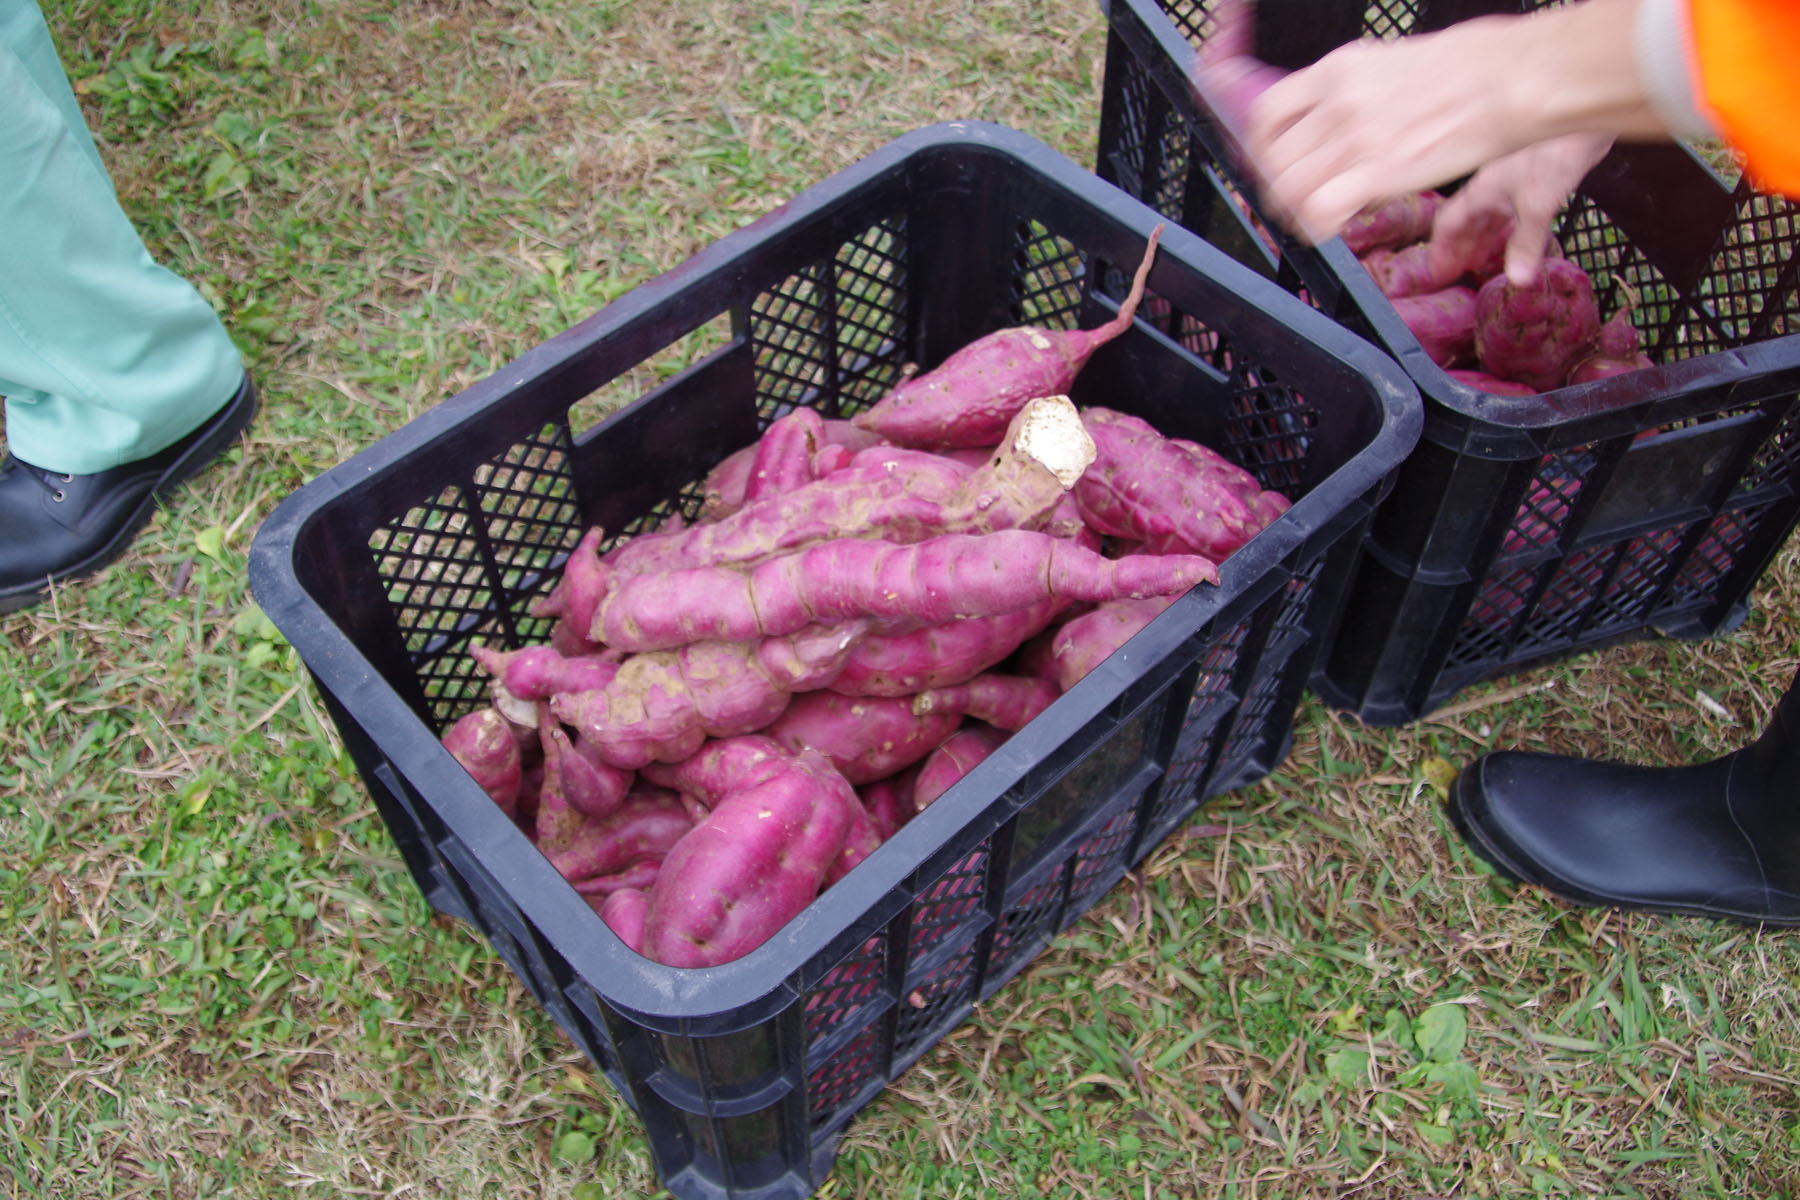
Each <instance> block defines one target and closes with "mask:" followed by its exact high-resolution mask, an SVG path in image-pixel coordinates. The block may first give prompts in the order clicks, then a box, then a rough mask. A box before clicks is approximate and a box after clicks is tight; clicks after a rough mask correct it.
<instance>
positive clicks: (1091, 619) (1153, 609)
mask: <svg viewBox="0 0 1800 1200" xmlns="http://www.w3.org/2000/svg"><path fill="white" fill-rule="evenodd" d="M1174 602H1175V598H1174V597H1173V596H1148V597H1145V598H1144V599H1141V600H1115V601H1113V602H1112V603H1110V604H1102V605H1100V606H1098V607H1097V608H1095V609H1094V611H1092V612H1090V613H1085V614H1083V615H1082V616H1079V617H1076V618H1074V619H1073V620H1071V621H1068V622H1066V623H1065V624H1063V625H1062V626H1061V627H1060V628H1059V629H1057V630H1056V632H1055V633H1054V634H1053V635H1052V636H1051V638H1050V644H1049V663H1048V664H1047V666H1046V667H1045V668H1042V669H1045V670H1048V672H1049V677H1050V678H1051V679H1053V680H1054V681H1055V683H1056V685H1057V686H1058V687H1059V688H1061V689H1062V690H1063V691H1068V690H1069V689H1070V688H1072V687H1074V686H1075V684H1076V683H1077V682H1078V681H1079V680H1080V679H1081V678H1082V677H1083V676H1084V675H1086V674H1087V673H1088V672H1089V671H1092V670H1093V669H1094V668H1095V667H1097V666H1099V665H1100V664H1101V663H1102V662H1103V661H1105V660H1106V659H1107V658H1109V657H1111V656H1112V654H1113V653H1114V652H1115V651H1116V650H1118V648H1119V647H1120V646H1123V645H1124V644H1125V643H1126V642H1128V641H1130V640H1131V639H1132V638H1133V637H1134V636H1136V634H1137V633H1138V631H1139V630H1141V629H1143V628H1144V626H1146V625H1148V624H1149V623H1150V622H1151V621H1153V620H1155V619H1156V617H1157V616H1158V614H1160V613H1162V612H1163V611H1164V610H1165V609H1167V608H1168V607H1169V606H1170V605H1171V604H1173V603H1174Z"/></svg>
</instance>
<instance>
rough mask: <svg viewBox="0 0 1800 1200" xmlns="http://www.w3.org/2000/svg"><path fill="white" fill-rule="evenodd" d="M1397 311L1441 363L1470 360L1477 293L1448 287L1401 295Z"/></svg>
mask: <svg viewBox="0 0 1800 1200" xmlns="http://www.w3.org/2000/svg"><path fill="white" fill-rule="evenodd" d="M1393 305H1394V311H1395V312H1397V313H1399V314H1400V320H1401V321H1402V322H1403V323H1404V324H1405V325H1406V327H1407V329H1409V330H1411V331H1412V335H1413V336H1414V337H1416V338H1418V339H1419V345H1421V346H1423V347H1424V348H1425V353H1426V354H1427V355H1429V356H1430V357H1431V361H1432V362H1434V363H1436V364H1437V365H1438V366H1440V367H1454V366H1456V365H1457V364H1458V363H1462V362H1467V361H1468V360H1469V358H1470V356H1471V355H1472V354H1473V353H1474V350H1475V293H1474V292H1473V291H1471V290H1470V289H1469V288H1466V287H1461V286H1457V287H1447V288H1443V289H1441V290H1439V291H1435V292H1425V293H1422V294H1419V295H1411V296H1397V297H1395V298H1394V301H1393Z"/></svg>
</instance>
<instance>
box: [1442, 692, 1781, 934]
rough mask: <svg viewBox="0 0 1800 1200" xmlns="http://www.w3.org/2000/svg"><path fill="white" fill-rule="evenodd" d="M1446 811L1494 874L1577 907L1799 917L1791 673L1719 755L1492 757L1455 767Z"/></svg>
mask: <svg viewBox="0 0 1800 1200" xmlns="http://www.w3.org/2000/svg"><path fill="white" fill-rule="evenodd" d="M1450 815H1451V817H1452V818H1453V819H1454V820H1455V821H1456V826H1457V829H1458V830H1459V831H1461V833H1462V835H1463V837H1464V838H1465V839H1466V840H1467V841H1468V843H1469V845H1470V847H1471V848H1472V849H1474V850H1475V851H1476V852H1477V853H1479V854H1480V855H1481V856H1482V857H1483V858H1485V859H1487V860H1488V861H1489V862H1491V863H1493V864H1494V865H1495V866H1496V867H1498V868H1500V870H1502V871H1503V872H1505V873H1506V874H1508V875H1510V876H1512V877H1513V878H1514V879H1517V880H1519V881H1521V882H1524V883H1534V884H1538V885H1539V886H1541V887H1544V888H1546V889H1548V890H1549V891H1552V892H1555V893H1556V894H1557V895H1559V896H1563V897H1566V898H1567V899H1570V900H1574V901H1577V902H1579V903H1582V904H1589V905H1596V906H1601V907H1612V908H1639V909H1648V910H1650V911H1653V912H1676V913H1695V914H1699V915H1702V916H1710V917H1725V918H1729V919H1732V920H1737V921H1745V922H1750V923H1767V924H1771V925H1800V676H1796V678H1795V681H1794V683H1793V684H1790V685H1789V687H1788V690H1787V694H1786V695H1785V696H1783V697H1782V698H1781V702H1780V703H1779V704H1777V705H1776V707H1775V711H1774V713H1773V714H1772V715H1771V716H1770V718H1769V724H1768V728H1766V729H1765V730H1763V733H1762V736H1761V737H1759V738H1758V739H1757V740H1756V741H1755V742H1753V743H1751V744H1750V745H1749V746H1746V747H1745V748H1744V749H1742V750H1738V751H1735V752H1733V753H1731V754H1728V755H1726V756H1725V757H1724V758H1718V759H1714V760H1713V761H1711V762H1706V763H1700V764H1698V765H1696V766H1689V767H1635V766H1627V765H1625V764H1622V763H1611V762H1596V761H1593V760H1591V759H1580V758H1563V757H1558V756H1554V755H1548V754H1526V753H1518V752H1511V751H1507V752H1502V753H1498V754H1489V755H1486V756H1484V757H1482V758H1479V759H1477V760H1476V761H1475V762H1473V763H1471V764H1470V765H1469V766H1468V767H1466V768H1465V769H1464V770H1463V772H1462V773H1461V774H1460V775H1458V776H1457V777H1456V783H1455V784H1454V785H1453V786H1452V787H1451V789H1450Z"/></svg>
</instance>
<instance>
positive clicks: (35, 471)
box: [0, 376, 256, 612]
mask: <svg viewBox="0 0 1800 1200" xmlns="http://www.w3.org/2000/svg"><path fill="white" fill-rule="evenodd" d="M255 415H256V388H255V387H253V386H252V385H251V383H250V379H249V377H248V376H246V377H245V378H244V382H243V384H242V385H241V386H240V387H239V388H238V390H237V392H236V393H235V394H234V395H233V396H232V397H231V399H230V400H228V401H226V403H225V407H223V408H221V409H220V410H219V411H218V412H216V413H214V414H213V415H212V416H211V417H210V418H208V419H207V421H206V423H205V424H204V425H202V426H200V428H198V429H196V430H195V431H194V432H193V433H190V434H188V435H187V436H186V437H185V438H182V439H181V440H180V441H179V442H176V443H175V444H174V445H173V446H170V447H169V448H168V449H166V450H164V451H162V452H161V453H159V454H155V455H152V456H151V457H150V458H145V459H140V460H138V461H137V462H131V463H126V464H125V465H124V466H120V467H114V468H113V469H112V470H110V471H102V472H100V473H99V474H97V475H63V474H58V473H56V472H53V471H46V470H43V469H42V468H39V467H34V466H32V465H31V464H29V463H26V462H22V461H20V460H19V459H17V458H14V457H13V456H12V455H10V454H9V455H7V456H6V460H5V462H4V463H0V612H12V611H14V610H15V609H20V608H25V607H27V606H28V605H32V604H35V603H37V602H38V601H39V600H41V599H43V596H44V592H45V591H46V590H47V589H48V588H49V586H50V585H51V584H52V583H53V582H57V581H60V580H64V579H74V578H76V577H78V576H81V575H88V574H91V573H93V572H95V571H98V570H99V569H100V568H101V567H104V566H105V565H106V564H107V563H109V562H111V561H112V560H113V559H115V558H117V557H118V556H119V555H121V554H123V553H124V552H125V548H126V547H127V546H129V545H130V544H131V539H132V538H133V537H134V536H136V534H137V531H138V530H140V529H142V528H143V527H144V524H145V523H146V522H148V521H149V520H150V517H151V514H152V513H154V512H155V511H156V502H157V501H158V500H159V499H161V498H162V497H164V496H166V495H168V494H169V493H170V492H171V491H173V490H174V489H175V487H176V486H177V485H178V484H180V483H181V482H182V481H183V480H185V479H187V478H189V477H191V476H193V475H196V474H198V473H199V472H200V471H201V470H202V469H203V468H205V467H206V466H207V464H209V463H211V462H212V460H213V459H215V458H217V457H218V456H219V454H220V453H221V452H223V451H224V450H225V448H226V447H227V446H229V445H231V443H232V441H233V439H235V438H236V437H237V435H238V434H239V433H241V432H243V430H244V428H245V427H246V426H247V425H249V424H250V418H251V417H253V416H255Z"/></svg>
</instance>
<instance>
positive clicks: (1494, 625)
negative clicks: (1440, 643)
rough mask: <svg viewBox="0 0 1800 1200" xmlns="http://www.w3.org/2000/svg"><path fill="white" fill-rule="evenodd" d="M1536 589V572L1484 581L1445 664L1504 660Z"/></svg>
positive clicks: (1500, 576) (1514, 574) (1510, 573)
mask: <svg viewBox="0 0 1800 1200" xmlns="http://www.w3.org/2000/svg"><path fill="white" fill-rule="evenodd" d="M1536 585H1537V572H1536V571H1534V570H1515V571H1507V572H1505V573H1503V574H1500V575H1496V576H1490V577H1489V578H1487V579H1485V580H1483V581H1482V583H1481V587H1480V589H1479V590H1478V591H1477V592H1476V594H1475V599H1474V600H1473V601H1472V602H1471V603H1470V605H1469V612H1468V615H1467V616H1466V617H1464V618H1463V623H1462V627H1461V628H1460V629H1458V630H1457V633H1456V643H1455V644H1454V645H1453V646H1451V648H1450V652H1449V653H1448V654H1447V655H1445V662H1446V663H1448V664H1449V665H1450V666H1466V665H1468V664H1471V663H1486V662H1498V661H1501V660H1502V659H1504V658H1505V656H1506V649H1507V647H1508V646H1509V645H1510V644H1511V642H1512V638H1513V631H1514V629H1516V628H1517V626H1518V624H1519V621H1520V620H1521V618H1523V617H1524V615H1525V613H1526V608H1527V604H1528V602H1529V600H1530V596H1531V592H1532V589H1533V588H1534V587H1535V586H1536Z"/></svg>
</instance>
